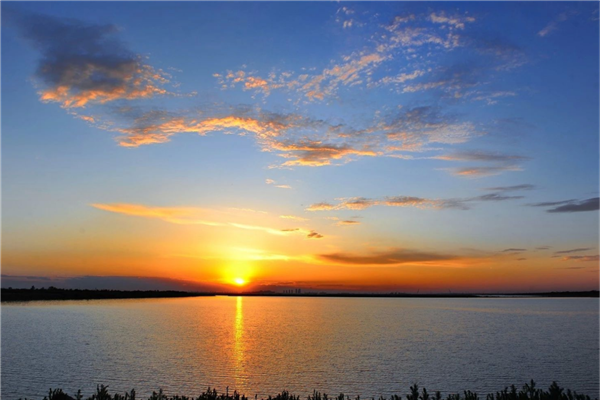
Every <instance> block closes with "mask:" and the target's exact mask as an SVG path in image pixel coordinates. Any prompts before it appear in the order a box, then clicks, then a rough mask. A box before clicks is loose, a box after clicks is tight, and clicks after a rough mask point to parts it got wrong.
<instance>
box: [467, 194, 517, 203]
mask: <svg viewBox="0 0 600 400" xmlns="http://www.w3.org/2000/svg"><path fill="white" fill-rule="evenodd" d="M523 198H525V196H506V195H502V194H500V193H490V194H484V195H482V196H477V197H472V198H470V199H469V201H504V200H517V199H523Z"/></svg>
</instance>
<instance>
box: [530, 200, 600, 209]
mask: <svg viewBox="0 0 600 400" xmlns="http://www.w3.org/2000/svg"><path fill="white" fill-rule="evenodd" d="M528 205H529V206H532V207H552V208H550V209H548V210H546V212H549V213H572V212H583V211H598V209H599V208H600V199H599V198H598V197H593V198H590V199H585V200H574V199H572V200H561V201H546V202H542V203H533V204H528Z"/></svg>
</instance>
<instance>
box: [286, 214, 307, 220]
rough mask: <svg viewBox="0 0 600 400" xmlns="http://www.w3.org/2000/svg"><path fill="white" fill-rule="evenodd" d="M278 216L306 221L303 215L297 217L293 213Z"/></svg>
mask: <svg viewBox="0 0 600 400" xmlns="http://www.w3.org/2000/svg"><path fill="white" fill-rule="evenodd" d="M279 218H283V219H293V220H296V221H308V219H307V218H303V217H297V216H295V215H280V216H279Z"/></svg>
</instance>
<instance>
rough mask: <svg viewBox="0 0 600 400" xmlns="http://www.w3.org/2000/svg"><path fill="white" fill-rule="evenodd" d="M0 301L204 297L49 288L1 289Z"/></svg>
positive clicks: (147, 291)
mask: <svg viewBox="0 0 600 400" xmlns="http://www.w3.org/2000/svg"><path fill="white" fill-rule="evenodd" d="M0 293H1V299H2V301H3V302H5V301H32V300H96V299H142V298H157V297H192V296H205V295H206V294H204V293H194V292H179V291H175V290H96V289H95V290H89V289H58V288H55V287H53V286H50V287H49V288H47V289H45V288H39V289H37V288H35V287H33V286H32V287H31V289H13V288H8V289H5V288H2V290H1V292H0Z"/></svg>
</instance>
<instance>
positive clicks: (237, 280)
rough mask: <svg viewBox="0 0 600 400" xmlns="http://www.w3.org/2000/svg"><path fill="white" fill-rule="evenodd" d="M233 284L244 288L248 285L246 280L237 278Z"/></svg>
mask: <svg viewBox="0 0 600 400" xmlns="http://www.w3.org/2000/svg"><path fill="white" fill-rule="evenodd" d="M233 283H235V284H236V285H238V286H244V285H245V284H246V280H245V279H242V278H235V279H234V280H233Z"/></svg>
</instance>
